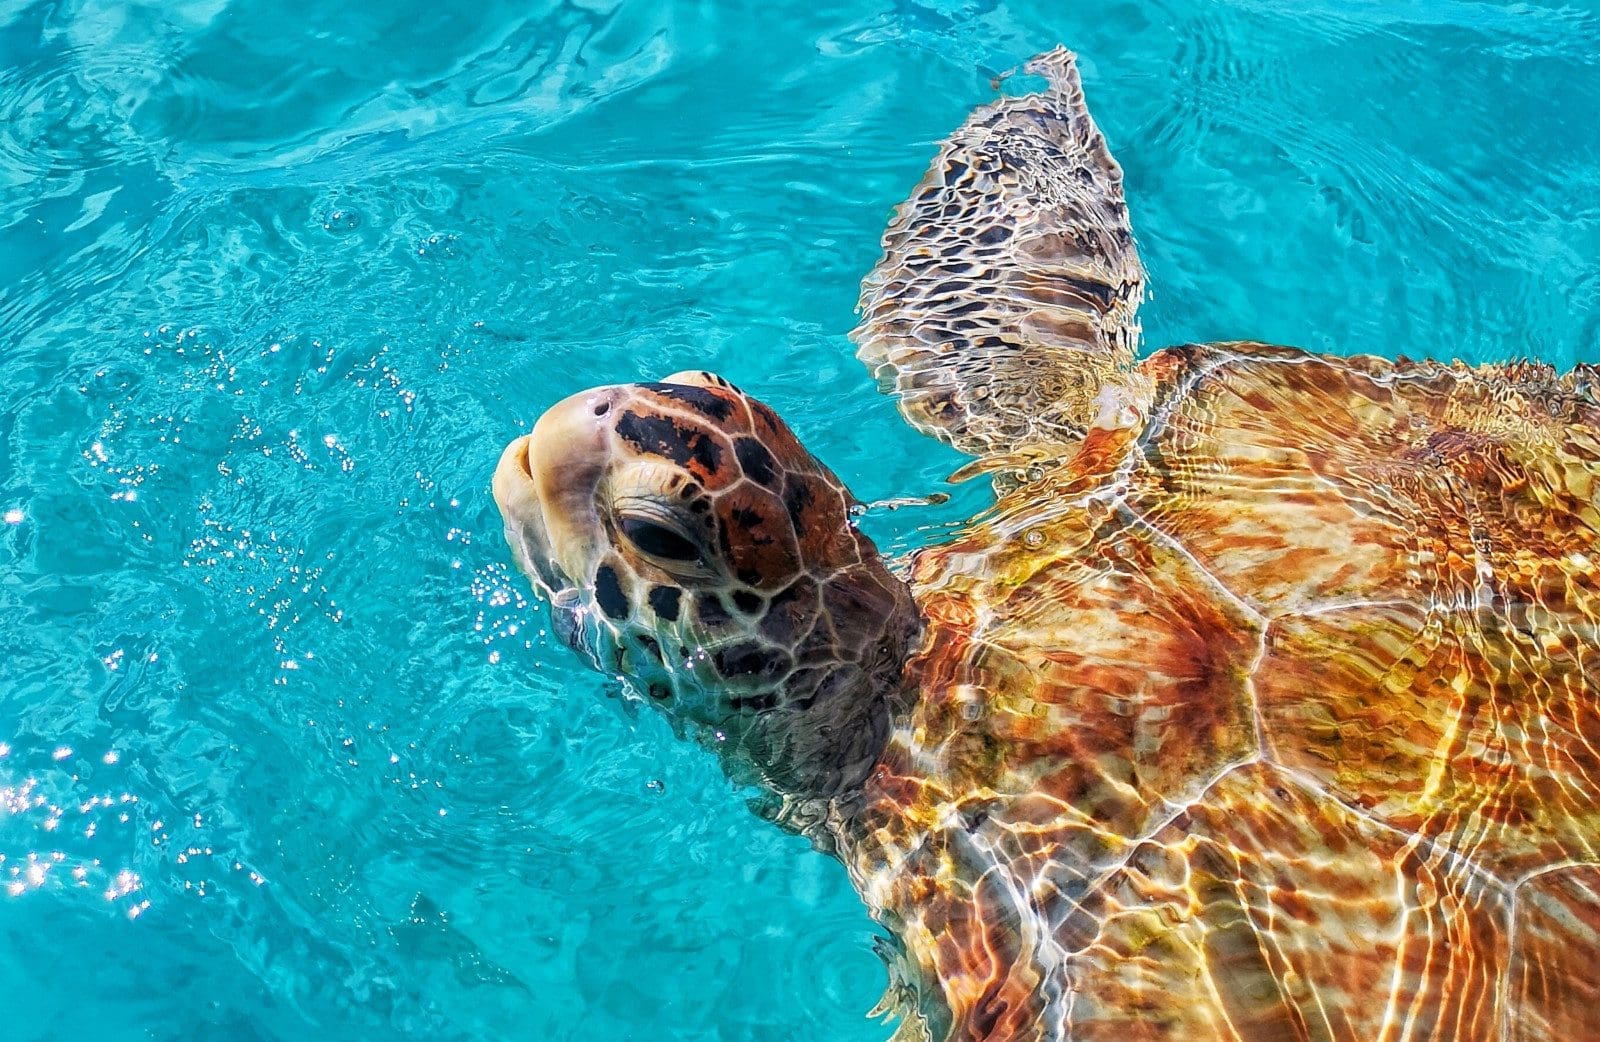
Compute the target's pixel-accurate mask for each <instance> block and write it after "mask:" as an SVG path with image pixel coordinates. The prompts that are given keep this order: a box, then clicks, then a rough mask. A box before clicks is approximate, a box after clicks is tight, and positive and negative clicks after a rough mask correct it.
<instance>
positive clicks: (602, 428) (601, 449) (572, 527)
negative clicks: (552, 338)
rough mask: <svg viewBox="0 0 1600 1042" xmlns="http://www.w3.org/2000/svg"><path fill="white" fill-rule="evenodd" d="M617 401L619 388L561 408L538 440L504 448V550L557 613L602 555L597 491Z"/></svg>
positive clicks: (498, 497) (500, 479)
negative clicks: (597, 558) (612, 414)
mask: <svg viewBox="0 0 1600 1042" xmlns="http://www.w3.org/2000/svg"><path fill="white" fill-rule="evenodd" d="M617 397H618V389H617V388H612V387H601V388H596V389H595V390H592V391H584V392H583V393H581V394H576V395H573V396H572V397H571V398H568V399H566V400H565V401H562V402H558V403H557V404H556V405H554V406H552V407H551V408H550V409H549V411H547V412H546V413H545V414H544V415H543V416H541V417H540V418H539V422H538V423H536V424H535V425H534V428H533V433H531V434H528V435H525V436H523V437H521V438H517V439H516V440H515V441H513V442H512V443H511V444H509V445H507V446H506V448H505V451H504V452H502V453H501V454H500V463H499V465H498V466H497V467H496V468H495V472H494V500H495V504H496V505H497V506H498V507H499V508H500V516H501V518H502V520H503V521H504V522H505V531H506V542H508V543H509V544H510V545H511V552H512V554H513V556H515V557H516V560H517V564H518V565H519V566H521V568H522V570H523V571H524V572H526V573H527V574H528V576H529V577H530V578H531V579H533V580H534V581H535V582H537V583H538V584H539V585H540V586H542V587H543V592H544V593H545V595H546V596H547V597H549V598H550V600H551V601H552V603H555V604H556V605H557V606H558V607H561V606H562V599H563V592H564V591H568V590H575V589H576V587H577V584H578V582H580V581H582V580H583V579H584V578H587V577H588V576H589V575H590V573H591V572H592V570H593V568H592V565H593V562H594V560H595V558H596V556H597V555H598V552H599V542H600V539H601V536H602V526H601V524H600V517H599V505H598V491H599V487H600V482H601V480H602V478H603V477H604V475H605V469H606V463H607V460H608V459H609V456H610V448H609V443H610V436H611V424H612V417H611V413H612V406H613V405H614V404H615V402H616V399H617ZM566 596H567V597H568V598H569V599H570V598H571V594H567V595H566Z"/></svg>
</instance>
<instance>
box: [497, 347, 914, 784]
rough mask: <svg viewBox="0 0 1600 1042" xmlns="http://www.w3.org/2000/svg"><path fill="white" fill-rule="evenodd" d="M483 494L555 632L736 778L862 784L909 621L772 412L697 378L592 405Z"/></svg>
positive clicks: (547, 432)
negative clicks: (546, 603) (623, 681)
mask: <svg viewBox="0 0 1600 1042" xmlns="http://www.w3.org/2000/svg"><path fill="white" fill-rule="evenodd" d="M494 494H495V500H496V502H497V503H498V504H499V507H500V512H501V515H502V516H503V518H504V520H505V525H506V538H507V540H508V541H509V542H510V544H511V548H512V552H513V553H514V555H515V556H516V558H517V562H518V564H520V565H521V567H522V568H523V570H524V571H526V572H527V573H528V575H529V576H530V577H531V578H532V579H533V580H534V581H535V583H536V584H537V585H538V586H539V587H540V588H541V591H542V592H543V593H545V594H546V596H547V597H548V598H549V600H550V602H551V605H552V612H553V614H554V616H555V624H556V629H557V632H559V633H560V634H561V635H562V637H563V638H564V639H565V640H566V641H567V642H568V643H569V644H571V645H572V646H573V647H574V648H576V649H577V650H579V651H580V652H582V653H584V654H585V655H586V656H587V657H588V658H589V659H590V661H591V662H592V663H593V665H594V666H595V668H597V669H600V670H602V671H605V672H611V673H616V674H620V675H623V676H626V677H628V678H631V679H632V681H633V682H634V683H635V684H636V685H637V687H638V689H639V690H640V691H641V692H644V693H645V694H646V695H647V697H648V699H649V700H650V701H651V702H652V703H653V704H655V705H656V706H657V707H658V708H660V709H661V711H662V712H664V713H666V714H667V716H668V717H669V718H670V719H671V720H672V721H673V723H674V726H676V727H677V728H679V729H680V730H682V731H685V732H687V733H689V734H691V735H693V736H695V737H697V738H699V739H701V740H702V741H705V742H706V743H707V744H709V745H712V746H713V747H714V748H716V750H717V751H718V753H719V755H720V756H722V758H723V761H724V764H725V766H726V767H727V768H728V770H729V771H730V773H731V774H733V775H734V776H735V777H738V778H740V779H741V780H752V781H757V782H760V783H762V784H765V785H767V786H768V787H770V788H771V789H772V790H774V791H775V792H777V793H779V794H781V795H785V796H800V797H812V796H833V795H837V794H839V793H841V792H845V791H848V790H850V789H852V788H854V787H856V786H858V785H859V784H860V783H861V781H862V780H863V779H864V778H865V777H866V776H867V773H868V771H869V770H870V769H871V768H872V765H873V764H874V763H875V762H876V760H877V758H878V756H879V754H880V753H881V751H882V749H883V746H884V744H885V742H886V741H887V738H888V733H889V727H890V719H891V716H892V714H893V711H894V708H895V706H896V705H897V704H898V703H899V702H900V701H901V700H902V699H903V698H904V697H906V691H907V685H906V683H905V681H904V679H903V676H902V674H903V670H904V664H905V662H906V659H907V657H908V655H909V654H910V652H911V650H912V649H913V646H914V644H915V642H916V639H917V636H918V633H919V631H920V622H919V619H918V617H917V613H916V609H915V607H914V606H913V604H912V601H911V595H910V592H909V590H908V589H907V588H906V586H905V585H904V584H903V583H902V582H901V581H900V580H899V579H896V578H895V577H894V576H893V575H891V574H890V573H889V571H888V569H887V568H886V567H885V566H884V564H883V561H882V560H881V559H880V557H879V555H878V552H877V549H876V548H875V547H874V546H873V544H872V541H871V540H870V539H868V538H867V537H866V536H865V535H863V534H862V533H861V532H860V531H858V530H857V529H856V528H855V527H854V526H853V525H851V524H850V518H849V506H850V503H851V499H850V495H849V493H848V491H847V490H846V489H845V488H844V486H843V485H842V484H841V483H840V482H839V479H838V478H836V477H835V476H834V475H833V474H832V473H831V472H830V471H829V470H828V469H827V468H826V467H824V466H823V465H822V464H820V463H818V462H817V461H816V460H815V459H813V458H812V457H811V455H810V453H808V452H806V450H805V449H804V448H803V447H802V446H801V445H800V443H799V441H798V440H797V439H796V438H795V436H794V435H793V434H792V433H791V432H790V431H789V429H788V428H787V427H786V426H785V425H784V424H783V422H782V421H781V420H779V419H778V417H777V416H776V414H774V413H773V412H772V410H771V409H769V408H767V406H765V405H763V404H761V403H760V402H758V401H756V400H754V399H752V398H750V397H748V396H747V395H745V394H744V393H742V392H741V391H739V390H738V389H737V388H735V387H734V386H733V385H732V384H729V383H728V382H727V381H725V380H722V379H721V378H719V377H716V376H713V375H711V374H708V373H678V374H675V375H673V376H669V377H667V378H666V380H664V381H662V382H660V383H645V384H620V385H616V386H612V387H601V388H596V389H595V390H592V391H586V392H583V393H581V394H578V395H574V396H573V397H571V398H568V399H567V400H566V401H563V402H560V403H559V404H557V405H555V406H554V407H552V408H551V409H550V410H549V411H548V412H546V413H545V414H544V416H543V417H541V418H540V420H539V422H538V423H537V424H536V425H535V426H534V429H533V432H532V433H531V434H529V435H527V436H526V437H523V438H518V439H517V440H516V441H514V442H512V443H511V445H509V446H508V447H507V448H506V450H505V453H504V454H503V455H502V457H501V460H500V465H499V467H498V468H497V469H496V471H495V476H494Z"/></svg>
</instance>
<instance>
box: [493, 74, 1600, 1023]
mask: <svg viewBox="0 0 1600 1042" xmlns="http://www.w3.org/2000/svg"><path fill="white" fill-rule="evenodd" d="M1027 68H1028V69H1029V70H1030V71H1031V72H1034V73H1037V74H1041V75H1042V76H1044V77H1045V78H1046V80H1047V81H1048V86H1047V87H1046V88H1045V89H1043V90H1042V91H1040V92H1039V93H1035V94H1031V95H1027V96H1019V97H1003V98H1001V99H999V100H997V101H995V102H993V103H991V104H989V105H987V106H985V107H983V108H980V109H978V110H977V111H976V112H975V113H974V114H973V115H972V116H971V118H969V119H968V120H967V122H966V123H965V124H964V125H963V126H962V127H961V128H960V129H959V130H957V132H956V133H955V134H954V135H953V136H952V137H951V138H950V139H949V140H948V141H947V142H946V143H945V144H944V145H943V146H942V147H941V148H940V150H939V153H938V156H937V157H936V159H935V160H934V162H933V164H932V167H931V169H930V170H929V171H928V174H927V176H926V177H925V178H924V179H923V180H922V182H921V183H920V184H919V185H918V186H917V188H916V189H915V191H914V192H913V194H912V196H911V198H910V200H908V201H907V202H906V203H905V204H904V205H903V206H902V207H901V208H900V210H899V212H898V214H897V216H896V217H895V218H894V220H893V222H892V224H891V226H890V228H889V230H888V232H887V234H886V236H885V238H884V256H883V258H882V260H881V262H880V263H879V264H878V266H877V268H876V269H875V270H874V271H873V272H872V273H871V274H870V275H869V276H868V277H867V278H866V281H865V284H864V290H863V293H862V299H861V307H862V312H863V320H862V323H861V325H860V326H859V327H858V328H857V329H856V330H855V332H854V334H853V336H854V338H855V340H856V343H857V344H858V346H859V354H860V356H861V357H862V358H863V359H864V360H865V361H866V362H867V363H868V365H869V366H870V367H871V368H872V369H873V370H874V372H875V373H876V374H877V376H878V377H879V379H880V380H881V381H882V382H883V383H884V385H885V386H886V388H887V389H889V390H891V391H893V392H894V393H895V394H897V395H898V396H899V402H900V407H901V409H902V411H903V413H904V415H905V416H906V417H907V419H908V420H909V421H910V422H911V423H912V424H914V425H915V426H916V427H917V428H919V429H921V430H923V431H926V432H927V433H929V434H932V435H934V436H936V437H939V438H941V439H943V440H945V441H947V442H949V443H950V444H952V445H953V446H955V447H956V448H958V449H960V450H962V451H964V452H966V453H968V454H970V455H971V456H973V457H975V459H976V463H975V464H974V466H975V467H977V468H979V469H981V470H984V471H987V472H990V473H993V474H995V475H996V476H997V502H996V503H995V504H994V505H993V507H992V508H991V509H989V510H987V511H985V512H984V513H983V514H981V515H980V516H979V517H977V518H975V519H974V520H972V521H971V522H969V523H968V524H967V526H966V527H965V528H964V529H962V530H961V531H960V532H959V534H958V535H956V536H955V537H954V538H953V539H951V540H950V541H949V542H947V543H945V544H944V545H941V546H932V547H928V548H925V549H922V550H920V551H918V552H917V553H915V554H914V555H913V556H912V557H911V558H910V560H909V561H906V562H900V563H898V564H895V565H893V566H892V565H891V564H890V563H886V562H885V561H884V560H883V559H882V558H881V557H880V555H879V554H878V552H877V551H876V549H875V548H874V546H873V544H872V543H871V541H870V540H869V539H868V538H867V537H866V536H865V535H863V534H862V533H861V532H860V531H859V530H858V529H857V528H856V526H855V525H854V524H853V523H852V507H853V505H854V504H853V502H852V499H851V497H850V494H849V492H847V491H846V489H845V487H844V486H843V485H842V484H841V483H840V481H839V479H838V478H836V477H835V476H834V475H833V474H832V473H831V472H830V471H829V470H828V469H827V468H826V467H825V466H823V465H822V464H821V463H819V462H818V461H817V460H815V459H813V458H812V456H811V455H810V454H809V453H808V452H807V451H806V450H805V449H804V448H803V447H802V446H801V445H800V443H799V442H798V441H797V440H796V438H795V437H794V435H793V434H792V433H790V431H789V429H788V428H787V427H786V426H785V425H784V423H783V421H781V420H780V419H779V418H778V417H777V416H776V415H774V414H773V412H772V411H771V410H770V409H769V408H768V407H767V406H765V405H763V404H761V403H760V402H759V401H757V400H755V399H754V398H752V397H750V396H749V395H747V394H744V393H742V392H741V391H739V390H738V389H736V388H735V387H733V386H732V385H731V384H729V383H728V382H727V381H725V380H722V379H720V378H718V377H716V376H713V375H711V374H708V373H694V372H690V373H679V374H676V375H673V376H668V377H666V378H665V379H664V380H663V381H661V382H659V383H642V384H630V385H620V386H612V387H604V388H599V389H597V390H593V391H589V392H586V393H583V394H579V395H577V396H575V397H573V398H570V399H568V400H566V401H564V402H561V403H560V404H558V405H556V406H554V407H553V408H551V409H550V410H549V411H548V412H547V413H545V414H544V416H543V417H542V418H541V419H540V420H539V421H538V423H537V425H536V426H535V427H534V429H533V432H532V433H531V434H530V435H528V436H526V437H522V438H518V439H517V440H516V441H514V442H513V443H512V444H511V445H510V446H509V448H507V450H506V451H505V453H504V455H503V457H502V459H501V462H500V465H499V468H498V470H497V471H496V474H495V479H494V491H495V497H496V499H497V501H498V503H499V505H500V509H501V511H502V513H503V516H504V519H505V523H506V532H507V536H508V538H509V541H510V543H511V546H512V548H513V552H514V554H515V557H516V559H517V560H518V562H519V563H520V564H521V565H522V567H523V568H524V569H526V571H527V572H528V573H529V574H530V576H532V578H533V579H534V581H535V584H536V585H537V586H538V587H539V588H540V589H541V590H542V591H543V592H544V593H545V594H546V595H547V596H548V598H549V599H550V601H551V602H552V604H553V612H554V618H555V620H556V623H557V624H558V629H559V631H560V632H561V633H562V634H563V635H564V636H565V638H566V639H567V640H568V641H569V642H570V643H572V644H573V645H574V646H576V647H577V648H579V649H581V650H582V651H584V652H585V653H586V654H587V655H589V656H590V657H591V658H592V659H593V660H594V662H595V663H596V664H597V665H598V666H599V667H600V668H603V669H605V670H607V671H611V672H616V673H624V674H627V675H628V676H630V677H632V678H634V682H635V683H636V685H637V689H638V690H639V692H640V693H641V697H643V698H645V699H647V700H648V701H650V702H653V703H655V704H656V705H658V706H659V708H660V709H661V710H662V711H663V712H664V713H666V714H668V716H669V717H671V718H672V719H673V720H674V721H675V722H676V724H677V725H678V726H679V728H680V729H681V730H683V731H685V732H687V733H689V734H692V735H694V736H696V737H698V738H700V739H701V740H702V741H704V742H706V743H707V744H709V745H710V746H712V747H714V748H715V749H716V751H717V753H718V754H719V755H720V756H721V757H722V759H723V761H724V763H725V764H726V765H727V766H728V768H729V770H730V772H732V773H733V774H734V775H735V776H736V777H738V778H740V779H743V780H747V781H751V782H754V783H756V784H759V785H761V786H764V787H765V788H766V789H767V790H768V792H769V793H770V794H771V803H772V806H773V808H774V810H773V814H774V816H775V817H777V818H779V819H780V820H781V821H782V822H784V823H786V824H787V825H788V826H789V827H791V828H794V829H797V830H800V831H803V832H805V833H806V834H808V835H810V836H811V837H812V838H813V839H814V840H815V842H816V843H817V844H818V845H819V846H822V847H824V848H825V849H827V850H829V851H830V852H833V853H834V854H836V856H837V857H838V858H839V859H840V860H841V861H842V862H843V863H844V865H845V866H846V868H847V870H848V872H849V874H850V877H851V879H852V880H853V881H854V883H855V884H856V886H857V888H858V889H859V891H860V893H861V896H862V898H863V900H864V901H865V903H866V905H867V907H868V908H869V909H870V911H871V913H872V914H873V915H874V916H875V917H876V918H877V919H878V920H879V921H880V922H881V923H882V924H883V925H884V926H885V927H886V928H887V930H888V932H889V933H890V935H891V936H892V938H893V941H892V945H891V947H892V948H893V952H892V953H891V954H890V957H889V958H890V962H891V981H892V982H891V987H890V993H889V995H888V999H889V1005H890V1007H892V1008H894V1009H897V1010H898V1011H899V1012H900V1013H901V1014H902V1015H903V1019H902V1026H901V1029H900V1032H901V1035H900V1037H904V1038H907V1039H911V1038H928V1039H963V1040H969V1039H1007V1040H1021V1039H1068V1038H1071V1039H1093V1040H1101V1039H1104V1040H1110V1042H1134V1040H1139V1039H1167V1040H1184V1042H1195V1040H1211V1039H1233V1040H1243V1042H1264V1040H1276V1039H1352V1040H1355V1039H1359V1040H1370V1039H1383V1040H1396V1042H1398V1040H1421V1039H1436V1040H1459V1042H1466V1040H1469V1039H1505V1040H1511V1039H1519V1040H1530V1042H1531V1040H1546V1042H1557V1040H1561V1042H1566V1040H1572V1039H1585V1038H1600V633H1597V630H1596V626H1597V620H1600V547H1597V545H1596V543H1597V532H1600V501H1597V483H1600V407H1597V403H1596V400H1595V392H1594V389H1593V388H1594V387H1595V386H1596V384H1595V381H1596V378H1597V377H1600V372H1597V371H1596V370H1595V369H1593V368H1592V367H1587V366H1579V367H1578V368H1577V369H1575V370H1574V371H1572V372H1569V373H1566V374H1564V375H1563V374H1557V373H1556V372H1554V371H1553V370H1552V369H1550V368H1549V367H1547V366H1542V365H1534V364H1512V365H1504V366H1489V367H1482V368H1469V367H1466V366H1463V365H1459V364H1458V365H1442V364H1436V363H1432V362H1407V361H1403V360H1402V361H1390V360H1386V359H1382V358H1376V357H1333V356H1328V355H1319V354H1312V353H1308V352H1305V351H1298V350H1291V349H1287V348H1281V347H1270V346H1266V345H1264V344H1258V343H1226V344H1211V345H1190V346H1183V347H1176V348H1171V349H1167V350H1163V351H1158V352H1155V353H1152V354H1149V355H1148V356H1147V357H1145V358H1144V359H1143V360H1142V361H1139V360H1138V359H1137V358H1136V356H1135V348H1136V341H1137V339H1138V327H1137V325H1136V318H1135V314H1136V309H1137V306H1138V304H1139V302H1140V299H1141V297H1142V295H1143V292H1144V274H1143V270H1142V267H1141V264H1140V261H1139V258H1138V255H1137V252H1136V248H1135V245H1134V242H1133V238H1132V235H1131V234H1130V229H1129V222H1128V217H1127V211H1126V208H1125V206H1124V203H1123V197H1122V177H1121V171H1120V169H1119V168H1118V166H1117V164H1116V163H1115V161H1113V159H1112V158H1111V156H1110V154H1109V153H1108V151H1107V149H1106V145H1105V142H1104V139H1103V138H1102V136H1101V135H1100V133H1099V131H1098V130H1097V129H1096V128H1095V126H1094V124H1093V122H1092V121H1091V120H1090V118H1089V115H1088V113H1087V111H1086V110H1085V107H1084V102H1083V93H1082V88H1081V86H1080V83H1079V79H1078V75H1077V73H1076V70H1075V65H1074V59H1073V56H1072V55H1071V54H1070V53H1068V52H1066V51H1065V50H1060V49H1058V50H1056V51H1053V52H1051V53H1049V54H1046V55H1042V56H1040V57H1038V58H1036V59H1034V60H1033V61H1032V62H1031V63H1030V64H1029V65H1028V66H1027Z"/></svg>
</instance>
